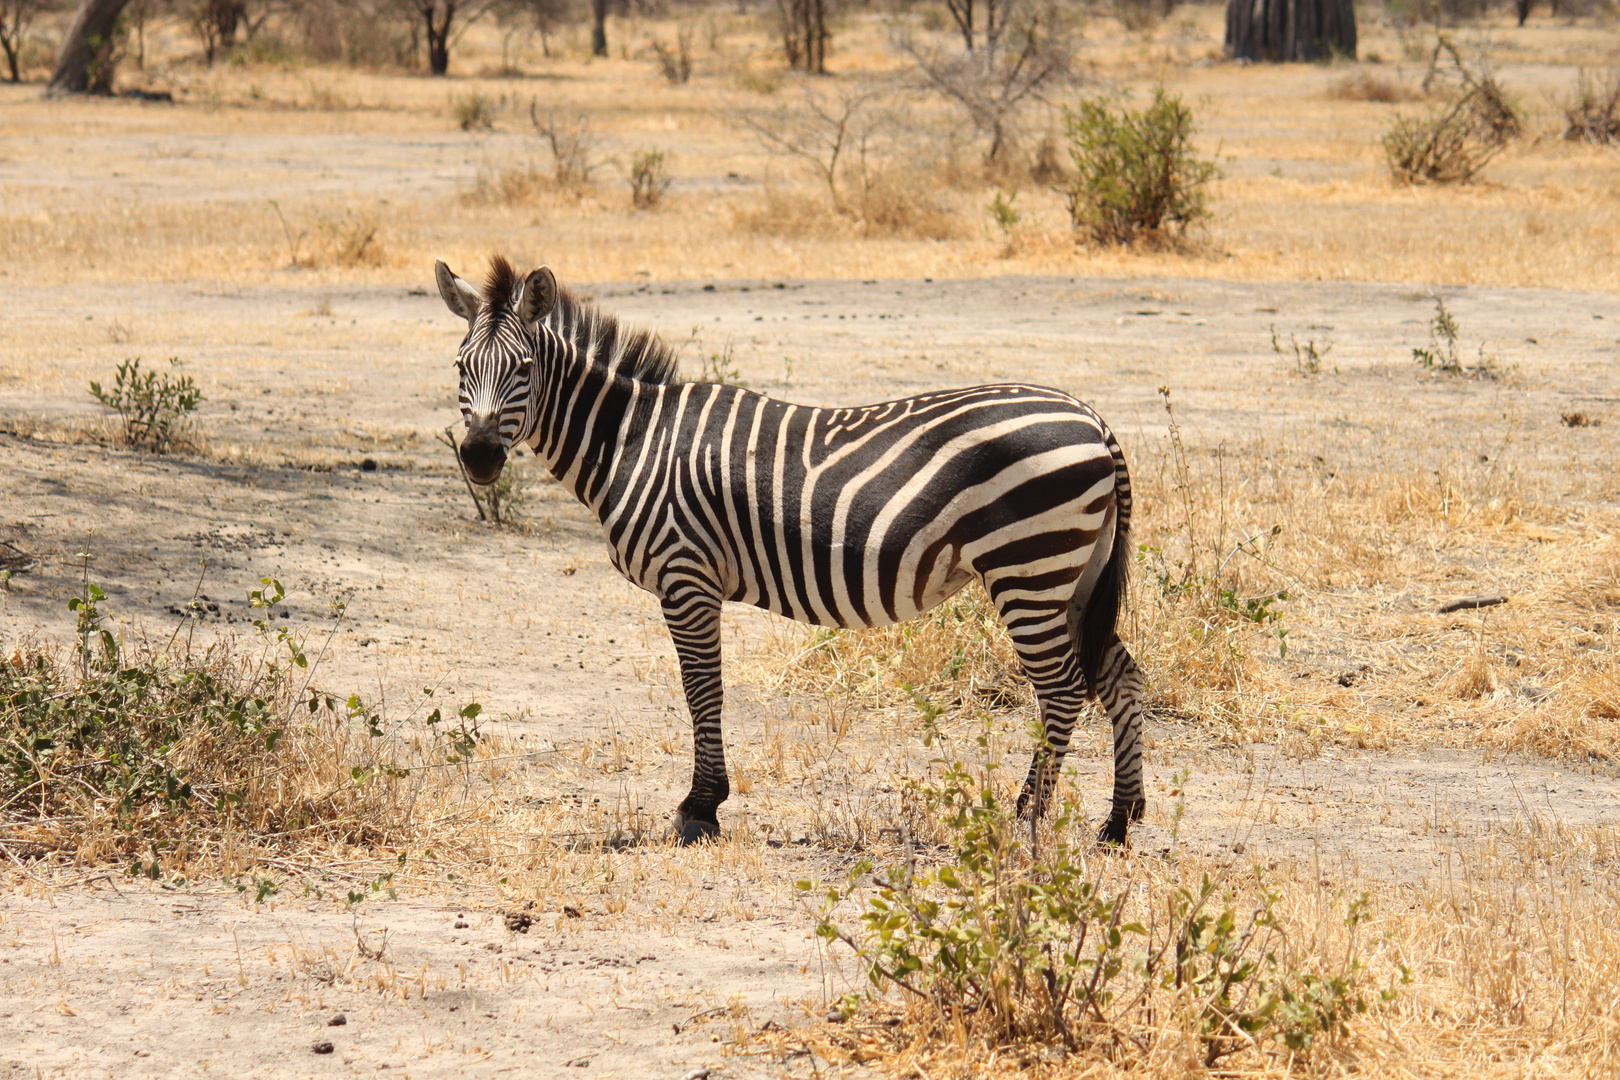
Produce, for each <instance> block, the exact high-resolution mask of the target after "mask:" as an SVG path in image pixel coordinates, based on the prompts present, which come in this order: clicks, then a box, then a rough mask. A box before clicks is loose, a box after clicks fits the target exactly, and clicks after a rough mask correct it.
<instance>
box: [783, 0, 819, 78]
mask: <svg viewBox="0 0 1620 1080" xmlns="http://www.w3.org/2000/svg"><path fill="white" fill-rule="evenodd" d="M832 4H833V0H776V12H777V18H778V19H779V20H780V23H781V30H782V53H783V55H784V56H785V57H786V58H787V63H788V67H794V68H796V67H802V68H804V70H806V71H808V72H809V73H810V74H812V75H825V74H827V39H828V38H829V37H831V35H830V34H829V33H828V32H827V15H828V14H829V11H828V9H829V8H831V7H832Z"/></svg>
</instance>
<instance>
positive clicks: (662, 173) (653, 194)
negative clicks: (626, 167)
mask: <svg viewBox="0 0 1620 1080" xmlns="http://www.w3.org/2000/svg"><path fill="white" fill-rule="evenodd" d="M673 180H674V177H672V176H670V175H669V167H668V165H667V163H666V162H665V158H664V152H663V151H662V150H640V151H637V152H636V154H635V156H634V157H632V158H631V159H630V204H631V205H632V206H634V207H635V208H636V209H638V210H651V209H652V208H653V207H655V206H657V205H658V204H659V203H661V202H663V201H664V194H665V192H667V191H669V185H670V183H671V182H672V181H673Z"/></svg>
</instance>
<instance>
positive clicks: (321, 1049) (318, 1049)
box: [309, 1042, 332, 1054]
mask: <svg viewBox="0 0 1620 1080" xmlns="http://www.w3.org/2000/svg"><path fill="white" fill-rule="evenodd" d="M309 1049H310V1053H313V1054H330V1053H331V1052H332V1044H331V1043H329V1042H318V1043H316V1044H315V1045H314V1046H311V1047H310V1048H309Z"/></svg>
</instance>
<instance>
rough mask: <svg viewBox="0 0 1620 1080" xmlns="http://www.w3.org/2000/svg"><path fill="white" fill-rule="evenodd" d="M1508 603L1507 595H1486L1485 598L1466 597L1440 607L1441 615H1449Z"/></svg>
mask: <svg viewBox="0 0 1620 1080" xmlns="http://www.w3.org/2000/svg"><path fill="white" fill-rule="evenodd" d="M1507 602H1508V598H1507V594H1506V593H1486V594H1484V595H1483V596H1464V597H1461V598H1460V599H1457V600H1453V601H1452V602H1451V603H1449V604H1441V605H1440V614H1442V615H1449V614H1451V613H1452V612H1453V611H1472V610H1474V609H1475V608H1482V607H1495V606H1496V605H1497V604H1505V603H1507Z"/></svg>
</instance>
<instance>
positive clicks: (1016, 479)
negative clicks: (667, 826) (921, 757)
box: [437, 259, 1144, 841]
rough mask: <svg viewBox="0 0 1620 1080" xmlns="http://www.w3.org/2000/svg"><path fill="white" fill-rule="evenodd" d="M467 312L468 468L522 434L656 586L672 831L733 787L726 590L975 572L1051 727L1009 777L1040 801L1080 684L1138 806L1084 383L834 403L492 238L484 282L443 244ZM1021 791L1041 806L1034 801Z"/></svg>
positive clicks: (863, 590) (907, 584) (900, 611)
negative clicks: (1042, 744)
mask: <svg viewBox="0 0 1620 1080" xmlns="http://www.w3.org/2000/svg"><path fill="white" fill-rule="evenodd" d="M437 273H438V280H439V289H440V292H441V294H442V295H443V296H444V299H445V302H446V303H447V304H448V305H449V306H450V309H451V310H452V311H454V312H456V313H457V314H459V315H461V316H463V317H464V318H466V319H467V321H468V332H467V337H466V339H465V340H464V341H463V342H462V346H461V349H460V351H459V353H458V356H457V361H456V362H457V366H458V367H459V369H460V373H461V407H462V414H463V416H464V417H465V419H466V421H467V428H468V432H467V436H466V438H465V439H464V440H463V443H462V450H461V454H462V460H463V462H464V463H465V464H466V466H467V468H468V472H469V473H470V474H471V475H472V477H473V479H475V480H477V481H478V482H480V483H489V482H490V481H492V480H494V479H495V478H496V477H497V476H499V475H500V469H501V465H502V464H503V463H504V461H505V457H506V453H507V451H508V450H510V448H511V447H512V446H514V445H517V444H519V443H527V444H528V445H529V446H530V448H531V449H532V450H533V451H534V453H535V455H536V456H537V457H538V458H539V459H540V460H541V461H542V462H544V464H545V465H546V467H547V468H548V469H550V471H551V472H552V474H553V475H554V476H556V477H557V479H558V480H560V481H561V482H562V483H563V484H564V485H565V486H567V487H568V488H569V489H570V490H572V491H573V492H574V493H575V495H577V496H578V497H579V499H580V501H581V502H583V503H584V504H585V505H586V506H588V507H590V509H591V510H592V511H593V512H594V513H595V514H596V516H597V518H598V519H599V520H600V521H601V523H602V527H603V529H604V531H605V532H606V536H607V541H608V545H609V547H610V548H611V550H612V558H613V565H614V566H615V567H616V568H617V569H618V570H619V572H620V573H622V574H623V575H624V576H625V577H626V578H628V579H629V580H630V581H632V582H634V583H635V584H637V585H639V586H641V587H642V588H644V589H647V590H648V591H650V592H652V593H654V594H655V595H657V596H658V597H659V599H660V601H661V602H662V605H663V610H664V617H665V619H666V621H667V622H668V624H669V629H670V634H671V636H672V637H673V639H674V642H675V649H676V653H677V655H678V656H679V659H680V665H681V680H682V685H683V688H684V689H685V692H686V702H687V707H688V708H689V709H690V711H691V713H692V726H693V739H694V763H693V771H692V788H691V791H690V792H689V793H688V795H687V796H686V799H685V800H684V801H683V802H682V803H681V805H680V813H681V817H682V821H683V835H684V836H685V837H686V838H688V839H691V838H695V837H699V836H706V835H712V834H713V833H714V832H715V831H716V830H717V828H718V824H717V819H716V816H715V811H716V808H717V807H718V806H719V804H720V803H721V802H723V801H724V800H725V799H726V797H727V795H728V794H729V792H730V786H729V784H728V782H727V779H726V768H725V753H724V748H723V745H722V743H721V734H720V730H721V729H720V717H721V697H722V692H721V678H720V605H721V602H722V601H726V600H734V601H738V602H741V603H745V604H753V605H755V606H757V607H762V608H766V609H768V610H770V611H774V612H777V613H778V614H781V615H786V616H788V617H790V618H794V619H799V620H801V621H804V622H808V623H812V624H815V625H818V626H847V627H860V626H882V625H885V624H888V623H894V622H899V621H902V620H905V619H909V618H912V617H913V616H915V615H917V614H919V613H921V612H924V611H927V610H928V609H929V608H931V607H933V606H934V605H935V604H938V603H940V602H941V601H943V600H945V599H946V598H947V597H949V596H951V595H952V594H953V593H955V592H956V591H957V590H958V589H960V588H962V586H964V585H966V584H967V583H968V582H969V581H971V580H973V579H974V578H975V577H977V578H978V579H979V580H980V581H982V582H983V583H984V586H985V588H986V590H987V591H988V592H989V594H990V597H991V599H992V600H993V601H994V603H995V605H996V609H997V611H998V612H999V613H1000V616H1001V619H1002V621H1003V622H1004V623H1005V624H1006V626H1007V629H1008V631H1009V632H1010V633H1011V635H1012V640H1013V643H1014V646H1015V647H1016V649H1017V652H1018V656H1019V659H1020V661H1021V662H1022V665H1023V668H1024V672H1025V674H1026V675H1028V677H1029V680H1030V682H1031V683H1032V684H1033V686H1034V688H1035V692H1036V696H1037V698H1038V699H1039V701H1040V708H1041V716H1042V721H1043V724H1044V727H1045V731H1046V742H1047V747H1046V749H1045V750H1044V751H1042V752H1041V753H1038V754H1037V755H1036V759H1035V761H1034V762H1033V763H1032V765H1031V767H1030V773H1029V777H1028V779H1027V780H1026V781H1025V785H1024V791H1023V794H1022V795H1021V796H1020V797H1019V803H1018V805H1019V809H1020V811H1021V812H1031V811H1033V812H1035V813H1039V812H1040V811H1041V810H1042V809H1043V808H1044V806H1045V805H1046V803H1047V802H1048V801H1049V798H1050V795H1051V789H1052V784H1053V783H1054V781H1055V778H1056V775H1057V771H1058V766H1060V765H1061V762H1062V759H1063V755H1064V753H1065V752H1066V750H1067V749H1068V744H1069V736H1070V733H1071V732H1072V730H1073V728H1074V724H1075V722H1076V720H1077V719H1078V717H1079V715H1080V713H1081V711H1082V709H1083V708H1084V707H1085V700H1086V698H1087V697H1088V696H1093V695H1094V696H1095V697H1097V698H1098V700H1099V701H1100V702H1101V704H1102V706H1103V707H1104V709H1105V710H1106V711H1107V714H1108V718H1109V720H1110V722H1111V723H1112V725H1113V729H1114V799H1113V809H1112V811H1111V813H1110V814H1109V817H1108V820H1107V823H1106V824H1105V825H1104V826H1103V831H1102V835H1103V837H1104V838H1105V839H1107V840H1111V841H1122V840H1123V839H1124V837H1125V833H1126V827H1127V825H1128V824H1129V823H1130V822H1131V821H1135V820H1137V819H1138V818H1140V817H1141V814H1142V809H1143V806H1144V797H1143V789H1142V765H1141V709H1140V706H1139V699H1140V696H1141V676H1140V673H1139V671H1138V669H1137V667H1136V663H1135V661H1133V660H1132V658H1131V655H1130V653H1129V652H1128V651H1127V650H1126V648H1125V646H1124V644H1123V643H1121V641H1120V640H1119V637H1118V635H1117V634H1116V633H1115V629H1114V627H1115V622H1116V619H1117V615H1118V611H1119V605H1120V601H1121V597H1122V596H1123V593H1124V588H1125V575H1126V569H1127V566H1128V562H1129V550H1130V544H1129V539H1128V537H1129V532H1130V516H1131V488H1130V476H1129V473H1128V472H1127V470H1126V467H1125V459H1124V456H1123V454H1122V453H1121V451H1120V448H1119V444H1118V443H1117V442H1116V441H1115V439H1114V437H1113V434H1112V433H1111V432H1110V431H1109V429H1108V426H1107V425H1106V424H1104V423H1103V421H1102V419H1101V418H1100V417H1099V416H1098V415H1097V414H1096V412H1095V411H1093V410H1092V409H1091V408H1090V406H1088V405H1085V404H1083V403H1081V402H1080V401H1077V400H1076V399H1075V398H1073V397H1072V396H1070V395H1069V394H1066V393H1064V392H1062V391H1060V390H1052V389H1048V388H1045V387H1039V386H1026V385H1021V384H1014V383H1008V384H1000V385H995V386H976V387H969V388H967V389H961V390H946V391H939V392H936V393H929V394H922V395H919V396H917V397H912V398H905V399H903V400H900V401H889V402H884V403H882V404H878V405H866V406H860V407H856V408H845V409H821V408H812V407H807V406H803V405H794V404H790V403H788V402H784V401H777V400H774V399H772V398H768V397H766V396H765V395H763V394H759V393H755V392H753V391H750V390H745V389H742V388H739V387H735V386H727V385H721V384H714V383H683V382H680V381H678V380H677V378H676V372H675V358H674V354H673V353H672V352H671V351H670V349H669V348H668V347H667V346H665V345H664V344H663V343H662V342H661V341H659V340H658V339H657V338H656V337H654V336H653V335H651V334H649V333H647V332H645V331H627V330H625V329H623V328H621V327H620V326H619V325H618V323H617V322H616V321H615V320H614V319H613V318H612V317H610V316H608V315H605V314H603V313H601V312H598V311H596V310H595V309H594V308H592V307H590V306H587V305H586V304H584V303H582V302H580V301H579V300H577V299H575V298H574V297H573V296H571V295H570V294H569V293H568V292H566V291H565V290H559V289H558V287H557V285H556V282H555V279H554V278H553V277H552V275H551V271H550V270H548V269H546V268H544V267H542V268H540V269H538V270H535V271H533V272H531V273H530V274H528V275H527V276H525V277H519V276H518V275H517V274H515V273H514V272H513V270H512V268H511V266H510V265H509V264H508V263H506V261H505V260H503V259H496V260H494V261H493V262H492V264H491V269H490V275H489V280H488V281H487V282H486V283H485V286H484V288H483V289H482V290H479V289H476V288H474V287H473V286H471V285H469V284H468V283H467V282H465V281H463V280H462V279H460V278H458V277H456V275H455V274H453V273H451V272H450V270H449V268H447V267H446V266H445V265H444V264H443V263H442V262H441V263H439V264H438V265H437ZM1032 798H1033V799H1034V805H1033V806H1032V805H1031V804H1030V800H1031V799H1032Z"/></svg>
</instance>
